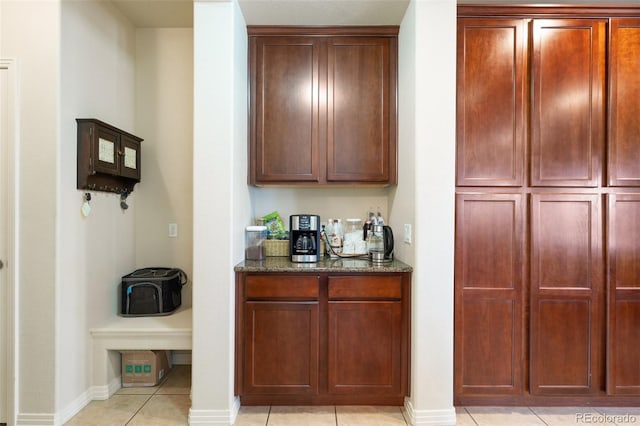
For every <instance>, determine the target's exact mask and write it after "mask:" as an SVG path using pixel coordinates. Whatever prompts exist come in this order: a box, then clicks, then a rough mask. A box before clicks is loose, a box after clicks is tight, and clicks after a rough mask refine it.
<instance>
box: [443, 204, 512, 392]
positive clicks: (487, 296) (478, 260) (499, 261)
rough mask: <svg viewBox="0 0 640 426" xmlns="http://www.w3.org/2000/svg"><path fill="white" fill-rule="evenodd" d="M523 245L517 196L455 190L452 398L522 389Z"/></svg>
mask: <svg viewBox="0 0 640 426" xmlns="http://www.w3.org/2000/svg"><path fill="white" fill-rule="evenodd" d="M523 247H524V208H523V204H522V196H521V195H520V194H458V195H457V197H456V258H455V384H454V386H455V389H454V391H455V394H456V396H457V397H461V396H474V395H496V394H510V395H514V394H520V393H521V392H522V389H523V369H522V359H523V356H524V352H523V343H524V340H523V333H524V330H523V315H524V313H523V305H522V301H523V299H522V298H523V293H522V285H523V273H524V272H523V271H524V266H523V263H522V262H523Z"/></svg>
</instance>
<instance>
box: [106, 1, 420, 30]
mask: <svg viewBox="0 0 640 426" xmlns="http://www.w3.org/2000/svg"><path fill="white" fill-rule="evenodd" d="M111 1H112V3H113V4H114V5H115V6H116V7H117V8H118V9H120V11H121V12H122V13H123V14H124V15H125V16H127V17H128V18H129V19H130V20H131V22H133V24H134V25H135V26H136V27H143V28H144V27H161V28H162V27H193V0H111ZM238 3H239V4H240V9H241V10H242V14H243V15H244V19H245V21H246V23H247V25H400V22H401V21H402V17H403V16H404V13H405V11H406V9H407V6H408V5H409V0H238Z"/></svg>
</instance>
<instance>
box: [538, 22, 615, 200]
mask: <svg viewBox="0 0 640 426" xmlns="http://www.w3.org/2000/svg"><path fill="white" fill-rule="evenodd" d="M532 26H533V30H532V38H533V52H532V54H533V55H532V56H533V59H532V61H533V62H532V72H533V75H532V84H533V87H532V91H531V93H532V97H533V99H532V116H531V184H532V185H533V186H579V187H595V186H598V185H599V183H600V180H601V178H602V175H601V173H602V164H601V163H602V157H603V153H602V151H603V149H604V148H603V147H604V145H603V143H604V141H603V139H604V111H605V108H604V105H605V102H606V99H605V90H604V89H605V87H604V84H605V83H604V81H605V80H604V79H605V67H604V64H605V35H606V33H605V28H606V26H605V21H604V20H591V19H548V20H545V19H541V20H534V21H533V24H532Z"/></svg>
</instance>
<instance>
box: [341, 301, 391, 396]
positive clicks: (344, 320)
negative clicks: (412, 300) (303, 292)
mask: <svg viewBox="0 0 640 426" xmlns="http://www.w3.org/2000/svg"><path fill="white" fill-rule="evenodd" d="M328 310H329V330H328V334H329V338H328V350H329V358H328V369H329V379H328V385H329V392H330V393H335V394H344V393H352V394H361V393H367V394H384V395H400V394H401V377H400V374H401V363H402V361H401V350H402V345H401V338H402V336H401V333H402V305H401V303H400V302H399V301H398V302H392V301H352V302H351V301H350V302H347V301H330V302H329V308H328Z"/></svg>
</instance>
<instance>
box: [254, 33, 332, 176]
mask: <svg viewBox="0 0 640 426" xmlns="http://www.w3.org/2000/svg"><path fill="white" fill-rule="evenodd" d="M250 40H251V41H250V43H251V44H250V55H249V61H250V64H249V70H250V73H251V75H250V82H251V84H252V85H253V87H254V88H255V89H254V88H252V90H251V91H250V92H251V96H252V99H251V102H250V104H251V113H250V117H251V120H252V122H251V134H250V143H251V147H250V148H251V149H250V152H251V162H250V166H251V168H252V170H250V171H249V179H250V183H252V184H259V183H277V182H318V181H319V179H320V174H319V171H320V165H319V152H320V146H319V137H320V136H319V131H320V129H319V119H320V118H319V102H320V99H319V79H320V75H319V73H320V64H319V61H320V50H321V46H322V44H321V42H320V41H319V40H318V39H317V38H312V37H273V36H272V37H253V38H251V39H250Z"/></svg>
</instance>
